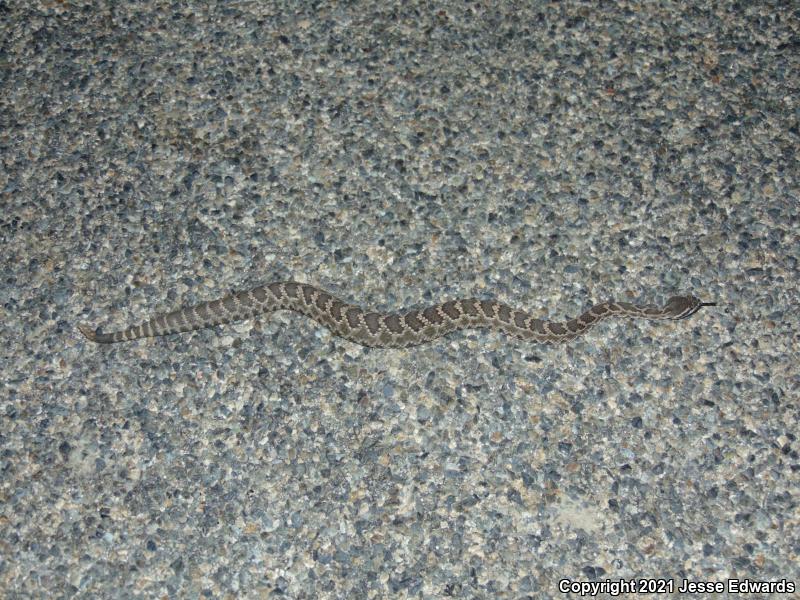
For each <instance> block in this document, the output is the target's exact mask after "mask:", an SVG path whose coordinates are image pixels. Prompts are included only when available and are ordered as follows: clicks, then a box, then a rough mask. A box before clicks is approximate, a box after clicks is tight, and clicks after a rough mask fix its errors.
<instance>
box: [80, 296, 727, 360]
mask: <svg viewBox="0 0 800 600" xmlns="http://www.w3.org/2000/svg"><path fill="white" fill-rule="evenodd" d="M703 306H714V303H713V302H701V301H700V300H698V299H697V298H695V297H694V296H673V297H672V298H670V299H669V300H668V301H667V303H666V304H665V305H664V307H663V308H659V307H657V306H652V305H647V306H640V305H636V304H630V303H629V302H614V301H610V302H602V303H601V304H596V305H595V306H593V307H592V308H590V309H589V310H587V311H586V312H584V313H583V314H582V315H581V316H579V317H577V318H574V319H570V320H569V321H565V322H563V323H556V322H549V321H542V320H541V319H535V318H533V317H532V316H530V315H529V314H528V313H526V312H523V311H521V310H516V309H514V308H511V307H510V306H507V305H505V304H501V303H500V302H496V301H494V300H478V299H476V298H468V299H462V300H451V301H450V302H444V303H441V304H436V305H434V306H430V307H428V308H425V309H419V310H411V311H408V312H405V313H392V314H384V313H377V312H367V311H365V310H363V309H362V308H359V307H358V306H354V305H352V304H348V303H346V302H344V301H343V300H340V299H339V298H337V297H336V296H333V295H332V294H329V293H328V292H326V291H324V290H321V289H319V288H317V287H314V286H313V285H308V284H305V283H296V282H294V281H276V282H273V283H269V284H267V285H263V286H259V287H257V288H254V289H252V290H248V291H244V292H239V293H236V294H231V295H229V296H226V297H224V298H220V299H218V300H213V301H211V302H202V303H200V304H197V305H196V306H190V307H184V308H180V309H178V310H176V311H173V312H171V313H167V314H163V315H159V316H157V317H155V318H153V319H150V320H149V321H145V322H144V323H140V324H138V325H134V326H132V327H129V328H127V329H124V330H122V331H116V332H113V333H99V332H96V331H94V330H92V329H90V328H89V327H87V326H85V325H79V326H78V328H79V329H80V330H81V332H82V333H83V335H85V336H86V337H87V338H88V339H90V340H92V341H93V342H98V343H101V344H109V343H113V342H122V341H127V340H135V339H137V338H142V337H152V336H157V335H169V334H172V333H179V332H182V331H192V330H194V329H202V328H204V327H212V326H214V325H222V324H224V323H231V322H233V321H241V320H243V319H249V318H251V317H254V316H256V315H258V314H261V313H268V312H272V311H276V310H291V311H294V312H297V313H300V314H303V315H306V316H308V317H311V318H312V319H314V320H315V321H317V322H318V323H320V324H321V325H324V326H325V327H327V328H328V329H330V330H331V331H332V332H333V333H334V334H336V335H338V336H339V337H343V338H345V339H348V340H350V341H352V342H356V343H357V344H361V345H363V346H372V347H377V348H407V347H409V346H417V345H419V344H424V343H426V342H430V341H431V340H434V339H436V338H438V337H441V336H443V335H447V334H448V333H451V332H453V331H456V330H459V329H480V328H489V329H498V330H500V331H504V332H505V333H508V334H511V335H514V336H516V337H519V338H522V339H524V340H533V341H535V342H550V343H555V342H566V341H569V340H571V339H573V338H575V337H577V336H579V335H582V334H583V333H586V331H588V330H589V329H590V328H591V327H592V326H594V325H595V324H596V323H598V322H599V321H601V320H603V319H605V318H607V317H611V316H624V317H634V318H642V319H652V320H665V319H671V320H676V319H684V318H686V317H689V316H691V315H693V314H694V313H696V312H697V311H698V310H700V308H702V307H703Z"/></svg>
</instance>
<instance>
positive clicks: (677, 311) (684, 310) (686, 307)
mask: <svg viewBox="0 0 800 600" xmlns="http://www.w3.org/2000/svg"><path fill="white" fill-rule="evenodd" d="M704 306H716V302H701V301H700V299H699V298H695V297H694V296H673V297H672V298H670V299H669V300H667V305H666V306H665V307H664V311H665V312H667V313H668V314H669V315H670V316H669V318H670V319H675V320H677V319H687V318H689V317H691V316H692V315H693V314H694V313H696V312H697V311H698V310H700V309H701V308H703V307H704Z"/></svg>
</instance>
